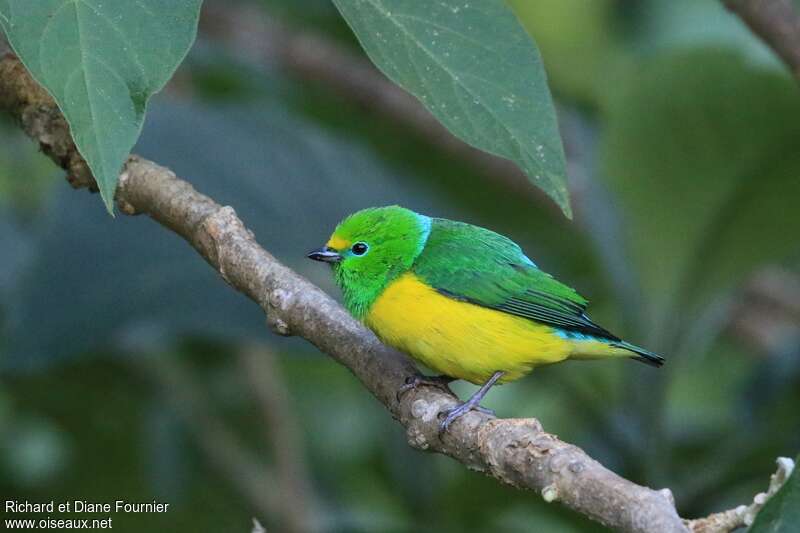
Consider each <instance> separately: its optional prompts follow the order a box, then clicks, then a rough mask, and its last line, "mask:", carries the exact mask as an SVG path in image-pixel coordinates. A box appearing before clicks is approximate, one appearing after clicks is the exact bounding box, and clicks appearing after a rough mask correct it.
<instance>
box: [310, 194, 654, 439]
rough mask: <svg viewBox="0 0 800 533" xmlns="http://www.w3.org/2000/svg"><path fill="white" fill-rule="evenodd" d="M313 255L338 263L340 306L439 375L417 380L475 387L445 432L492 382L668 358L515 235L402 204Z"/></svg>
mask: <svg viewBox="0 0 800 533" xmlns="http://www.w3.org/2000/svg"><path fill="white" fill-rule="evenodd" d="M307 257H308V258H310V259H313V260H316V261H322V262H325V263H328V264H330V265H331V267H332V270H333V274H334V278H335V281H336V284H337V285H338V287H339V289H340V290H341V293H342V299H343V302H344V306H345V307H346V308H347V310H348V311H349V312H350V314H351V315H353V316H354V317H355V318H356V319H358V320H360V321H361V322H363V323H364V324H365V325H366V326H367V327H368V328H370V329H371V330H372V331H373V332H374V333H375V334H376V335H377V337H378V338H379V339H380V340H381V341H382V342H383V343H385V344H388V345H390V346H393V347H395V348H397V349H399V350H400V351H402V352H405V353H406V354H408V355H410V356H411V357H412V358H413V359H415V360H416V361H418V362H419V363H422V364H423V365H425V366H426V367H428V368H429V369H431V370H432V371H434V372H435V373H437V375H434V376H422V375H415V376H413V377H410V378H408V379H407V380H406V382H405V384H404V385H403V386H402V387H401V388H400V389H399V390H398V399H400V397H401V396H402V395H403V394H405V393H407V392H408V391H410V390H412V389H415V388H417V387H419V386H421V385H427V386H434V387H439V388H442V389H446V390H448V391H449V388H448V384H449V383H451V382H452V381H455V380H465V381H468V382H470V383H473V384H475V385H479V389H478V390H477V392H475V393H474V394H473V395H472V396H471V397H470V398H469V399H467V400H466V401H464V402H461V403H459V404H458V405H457V406H456V407H454V408H452V409H449V410H447V411H444V412H442V413H441V417H442V418H443V420H441V422H440V428H439V429H440V432H444V431H447V429H448V428H449V427H450V425H451V424H452V423H453V422H454V421H455V420H457V419H458V418H459V417H461V416H463V415H464V414H466V413H467V412H469V411H470V410H473V409H475V410H478V411H484V412H491V411H490V410H488V409H485V408H483V407H482V406H481V405H480V402H481V401H482V400H483V398H484V396H485V395H486V393H487V392H488V391H489V389H490V388H491V387H492V386H494V385H496V384H502V383H508V382H511V381H514V380H516V379H519V378H521V377H522V376H524V375H526V374H528V373H529V372H531V371H532V370H533V369H534V368H536V367H538V366H541V365H546V364H552V363H558V362H560V361H564V360H566V359H602V358H620V357H629V358H632V359H635V360H637V361H641V362H643V363H647V364H649V365H651V366H654V367H659V366H661V365H662V364H663V363H664V358H663V357H662V356H660V355H658V354H656V353H653V352H651V351H649V350H646V349H644V348H641V347H639V346H636V345H634V344H631V343H628V342H626V341H624V340H622V339H621V338H619V337H617V336H616V335H614V334H613V333H611V332H609V331H608V330H606V329H604V328H603V327H601V326H599V325H598V324H596V323H595V322H593V321H592V320H591V319H590V318H589V317H588V316H587V314H586V308H587V306H588V301H587V300H586V299H585V298H584V297H582V296H581V295H580V294H578V292H577V291H575V290H574V289H572V288H571V287H569V286H567V285H565V284H563V283H561V282H560V281H558V280H556V279H555V278H554V277H553V276H551V275H550V274H548V273H546V272H544V271H543V270H541V269H540V268H539V267H538V266H537V265H536V263H534V262H533V261H532V260H531V259H530V258H529V257H528V256H527V255H525V253H524V252H523V251H522V249H521V248H520V246H519V245H517V244H516V243H515V242H514V241H512V240H511V239H509V238H508V237H505V236H503V235H500V234H499V233H495V232H494V231H491V230H489V229H486V228H482V227H479V226H475V225H472V224H468V223H465V222H458V221H454V220H448V219H445V218H434V217H429V216H426V215H422V214H419V213H416V212H414V211H412V210H410V209H406V208H404V207H400V206H397V205H392V206H386V207H372V208H367V209H362V210H360V211H357V212H355V213H353V214H351V215H349V216H348V217H346V218H344V219H343V220H342V221H341V222H340V223H339V224H338V225H337V226H336V228H335V230H334V231H333V234H332V235H331V237H330V239H328V242H327V243H326V244H325V245H324V246H323V247H321V248H319V249H316V250H313V251H312V252H309V253H308V254H307Z"/></svg>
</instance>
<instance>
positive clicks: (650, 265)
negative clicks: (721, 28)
mask: <svg viewBox="0 0 800 533" xmlns="http://www.w3.org/2000/svg"><path fill="white" fill-rule="evenodd" d="M611 94H613V97H612V98H610V99H609V101H608V103H607V106H606V108H607V112H608V113H607V116H608V123H607V124H608V125H607V129H606V133H605V136H604V139H603V147H602V152H603V160H604V161H603V162H604V166H605V168H604V172H605V174H606V175H607V176H608V179H609V180H610V182H611V185H612V188H613V190H614V192H615V193H616V194H617V196H618V198H619V199H620V200H621V207H622V208H623V212H624V217H625V219H626V222H627V224H626V230H627V237H628V242H629V243H630V245H631V246H630V251H631V252H632V259H633V261H634V262H635V264H636V267H637V270H638V271H639V273H640V276H641V279H642V282H643V286H644V290H645V294H646V296H647V297H648V299H649V301H650V302H651V304H652V310H653V311H654V313H653V314H652V316H651V319H652V323H651V325H652V327H653V328H654V329H655V330H661V331H662V332H663V331H664V325H665V324H667V323H672V324H673V325H674V327H679V328H680V330H681V331H685V328H683V327H680V321H681V320H687V321H690V320H694V319H696V318H697V316H698V311H700V310H701V309H700V307H698V306H707V305H709V304H712V303H713V302H714V299H713V298H712V297H713V296H714V295H717V294H723V293H724V292H725V291H726V290H729V289H730V288H732V287H734V286H735V285H736V284H737V283H739V282H741V281H742V279H743V277H744V276H746V275H747V274H749V273H751V272H752V271H753V270H754V269H755V268H757V267H758V266H760V265H763V264H768V263H770V262H775V261H779V260H780V259H781V258H783V257H785V256H787V254H788V253H790V252H792V251H795V250H797V249H798V247H800V245H798V243H797V240H796V239H794V238H793V236H794V235H798V234H800V218H798V217H796V216H794V213H795V212H796V203H797V198H798V197H799V196H800V180H798V176H799V175H800V98H798V94H797V88H796V86H795V85H794V84H793V83H792V81H791V80H790V79H788V77H787V76H784V75H783V74H782V73H775V72H771V71H767V70H764V69H759V68H756V67H754V66H752V65H751V64H749V63H748V62H746V61H745V60H744V59H743V58H742V57H741V56H740V55H739V54H736V53H728V52H721V51H703V52H691V53H681V54H676V55H672V56H669V57H664V58H662V59H659V60H656V61H652V62H649V63H647V64H645V65H641V66H640V67H639V68H637V69H636V70H635V71H631V72H630V73H628V74H627V75H621V76H615V81H614V91H613V93H611ZM687 323H688V322H684V326H685V325H686V324H687Z"/></svg>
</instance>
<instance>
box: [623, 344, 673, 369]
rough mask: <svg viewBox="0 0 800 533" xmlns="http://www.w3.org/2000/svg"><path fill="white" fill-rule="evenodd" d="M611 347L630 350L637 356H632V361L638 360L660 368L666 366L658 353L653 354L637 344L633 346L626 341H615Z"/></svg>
mask: <svg viewBox="0 0 800 533" xmlns="http://www.w3.org/2000/svg"><path fill="white" fill-rule="evenodd" d="M611 346H614V347H615V348H622V349H623V350H628V351H629V352H633V353H635V354H636V355H632V356H631V359H636V360H637V361H641V362H642V363H645V364H648V365H650V366H655V367H659V366H661V365H663V364H664V358H663V357H661V356H660V355H658V354H657V353H653V352H651V351H649V350H645V349H644V348H640V347H638V346H636V345H635V344H631V343H629V342H625V341H615V342H612V343H611Z"/></svg>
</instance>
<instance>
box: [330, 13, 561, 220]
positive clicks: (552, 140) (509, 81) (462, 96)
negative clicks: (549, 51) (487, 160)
mask: <svg viewBox="0 0 800 533" xmlns="http://www.w3.org/2000/svg"><path fill="white" fill-rule="evenodd" d="M334 3H335V4H336V6H337V7H338V8H339V11H340V12H341V13H342V15H343V16H344V18H345V19H346V20H347V22H348V23H349V24H350V26H351V27H352V28H353V31H354V32H355V34H356V37H358V39H359V41H360V42H361V44H362V46H363V47H364V50H366V52H367V54H368V55H369V57H370V58H371V59H372V61H373V62H374V63H375V64H376V65H377V66H378V68H380V69H381V70H382V71H383V72H384V73H385V74H386V75H387V76H388V77H389V78H390V79H392V80H393V81H394V82H395V83H397V84H398V85H400V86H401V87H403V88H404V89H406V90H407V91H409V92H410V93H412V94H414V95H415V96H416V97H417V98H419V99H420V100H421V101H422V103H423V104H424V105H425V107H427V108H428V110H429V111H430V112H431V113H433V114H434V115H435V116H436V118H438V119H439V120H440V121H441V122H442V124H444V125H445V126H446V127H447V128H448V129H449V130H450V131H451V132H453V134H455V135H456V136H458V137H460V138H461V139H463V140H464V141H466V142H468V143H469V144H471V145H473V146H476V147H478V148H480V149H482V150H485V151H487V152H491V153H493V154H496V155H499V156H502V157H505V158H508V159H511V160H512V161H514V162H516V163H517V164H518V165H519V166H520V167H521V168H522V169H523V170H524V171H525V173H526V174H527V175H528V177H529V178H530V179H531V181H532V182H533V183H534V184H536V185H537V186H538V187H540V188H541V189H542V190H544V191H545V192H546V193H547V194H549V195H550V196H551V197H552V198H553V199H554V200H555V201H556V203H558V205H559V206H560V207H561V209H562V210H563V211H564V213H565V214H566V215H567V216H571V210H570V205H569V196H568V193H567V188H566V177H565V169H564V151H563V148H562V146H561V138H560V136H559V133H558V125H557V123H556V116H555V111H554V108H553V102H552V99H551V96H550V90H549V89H548V87H547V77H546V75H545V71H544V66H543V64H542V59H541V57H540V55H539V51H538V50H537V49H536V45H535V44H534V43H533V41H532V40H531V38H530V37H529V36H528V34H527V33H526V32H525V30H524V29H523V27H522V26H521V25H520V23H519V21H518V20H517V18H516V17H515V16H514V14H513V13H512V12H511V10H510V9H509V8H508V6H506V4H505V2H503V1H502V0H482V1H480V2H464V1H463V0H459V1H456V0H440V1H438V2H419V1H417V0H334Z"/></svg>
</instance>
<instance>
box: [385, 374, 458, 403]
mask: <svg viewBox="0 0 800 533" xmlns="http://www.w3.org/2000/svg"><path fill="white" fill-rule="evenodd" d="M455 380H456V378H451V377H450V376H420V375H419V374H417V375H414V376H409V377H407V378H406V382H405V384H404V385H403V386H401V387H400V388H399V389H397V401H398V402H399V401H400V398H402V397H403V395H404V394H405V393H407V392H408V391H410V390H414V389H416V388H417V387H419V386H421V385H427V386H429V387H436V388H437V389H439V390H441V391H442V392H446V393H448V394H452V393H453V391H451V390H450V388H449V387H448V386H447V385H448V384H449V383H452V382H453V381H455Z"/></svg>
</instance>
